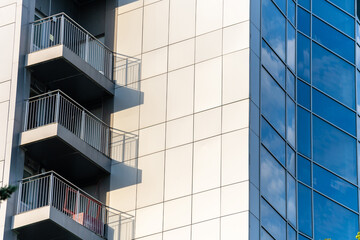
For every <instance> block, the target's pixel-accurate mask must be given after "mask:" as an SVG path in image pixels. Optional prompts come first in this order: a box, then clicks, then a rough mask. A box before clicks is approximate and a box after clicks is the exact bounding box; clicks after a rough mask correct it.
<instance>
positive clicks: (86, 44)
mask: <svg viewBox="0 0 360 240" xmlns="http://www.w3.org/2000/svg"><path fill="white" fill-rule="evenodd" d="M88 60H89V35H88V34H86V43H85V62H88Z"/></svg>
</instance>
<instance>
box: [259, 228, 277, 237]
mask: <svg viewBox="0 0 360 240" xmlns="http://www.w3.org/2000/svg"><path fill="white" fill-rule="evenodd" d="M260 239H261V240H274V239H273V238H272V237H271V236H270V235H269V234H268V233H267V232H266V231H265V230H264V229H261V238H260Z"/></svg>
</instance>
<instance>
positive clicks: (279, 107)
mask: <svg viewBox="0 0 360 240" xmlns="http://www.w3.org/2000/svg"><path fill="white" fill-rule="evenodd" d="M261 111H262V114H263V115H264V116H265V117H266V119H267V120H268V121H269V122H270V123H271V125H272V126H274V127H275V129H276V130H277V131H278V132H279V133H280V134H281V135H282V136H285V92H284V91H283V90H282V89H281V88H280V86H279V85H278V84H277V83H276V82H275V80H274V79H273V78H272V77H271V76H270V75H269V74H268V73H267V72H266V70H264V69H262V71H261Z"/></svg>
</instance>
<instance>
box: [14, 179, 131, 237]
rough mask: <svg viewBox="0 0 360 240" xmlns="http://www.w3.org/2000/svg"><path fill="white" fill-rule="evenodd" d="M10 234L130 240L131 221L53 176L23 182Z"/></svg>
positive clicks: (123, 214) (129, 218) (126, 215)
mask: <svg viewBox="0 0 360 240" xmlns="http://www.w3.org/2000/svg"><path fill="white" fill-rule="evenodd" d="M18 194H19V195H18V202H17V211H16V215H15V216H14V217H13V230H14V231H16V232H17V233H18V234H19V238H20V239H27V240H33V239H34V240H43V239H44V240H47V239H55V238H56V239H59V240H62V239H63V240H80V239H86V240H103V239H113V240H130V239H132V227H133V226H132V224H133V217H132V216H131V215H128V214H126V213H122V212H120V211H118V210H115V209H111V208H109V207H107V206H105V205H104V204H103V203H101V202H100V201H98V200H97V199H95V198H94V197H92V196H90V195H89V194H87V193H86V192H84V191H82V190H81V189H80V188H78V187H76V186H75V185H74V184H72V183H71V182H69V181H67V180H66V179H64V178H63V177H61V176H60V175H58V174H56V173H55V172H48V173H44V174H40V175H36V176H32V177H29V178H26V179H23V180H22V181H21V182H20V185H19V193H18Z"/></svg>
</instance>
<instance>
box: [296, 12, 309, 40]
mask: <svg viewBox="0 0 360 240" xmlns="http://www.w3.org/2000/svg"><path fill="white" fill-rule="evenodd" d="M297 16H298V30H300V31H301V32H303V33H305V34H306V35H308V36H310V14H309V13H308V12H307V11H305V10H303V9H302V8H301V7H298V15H297Z"/></svg>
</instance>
